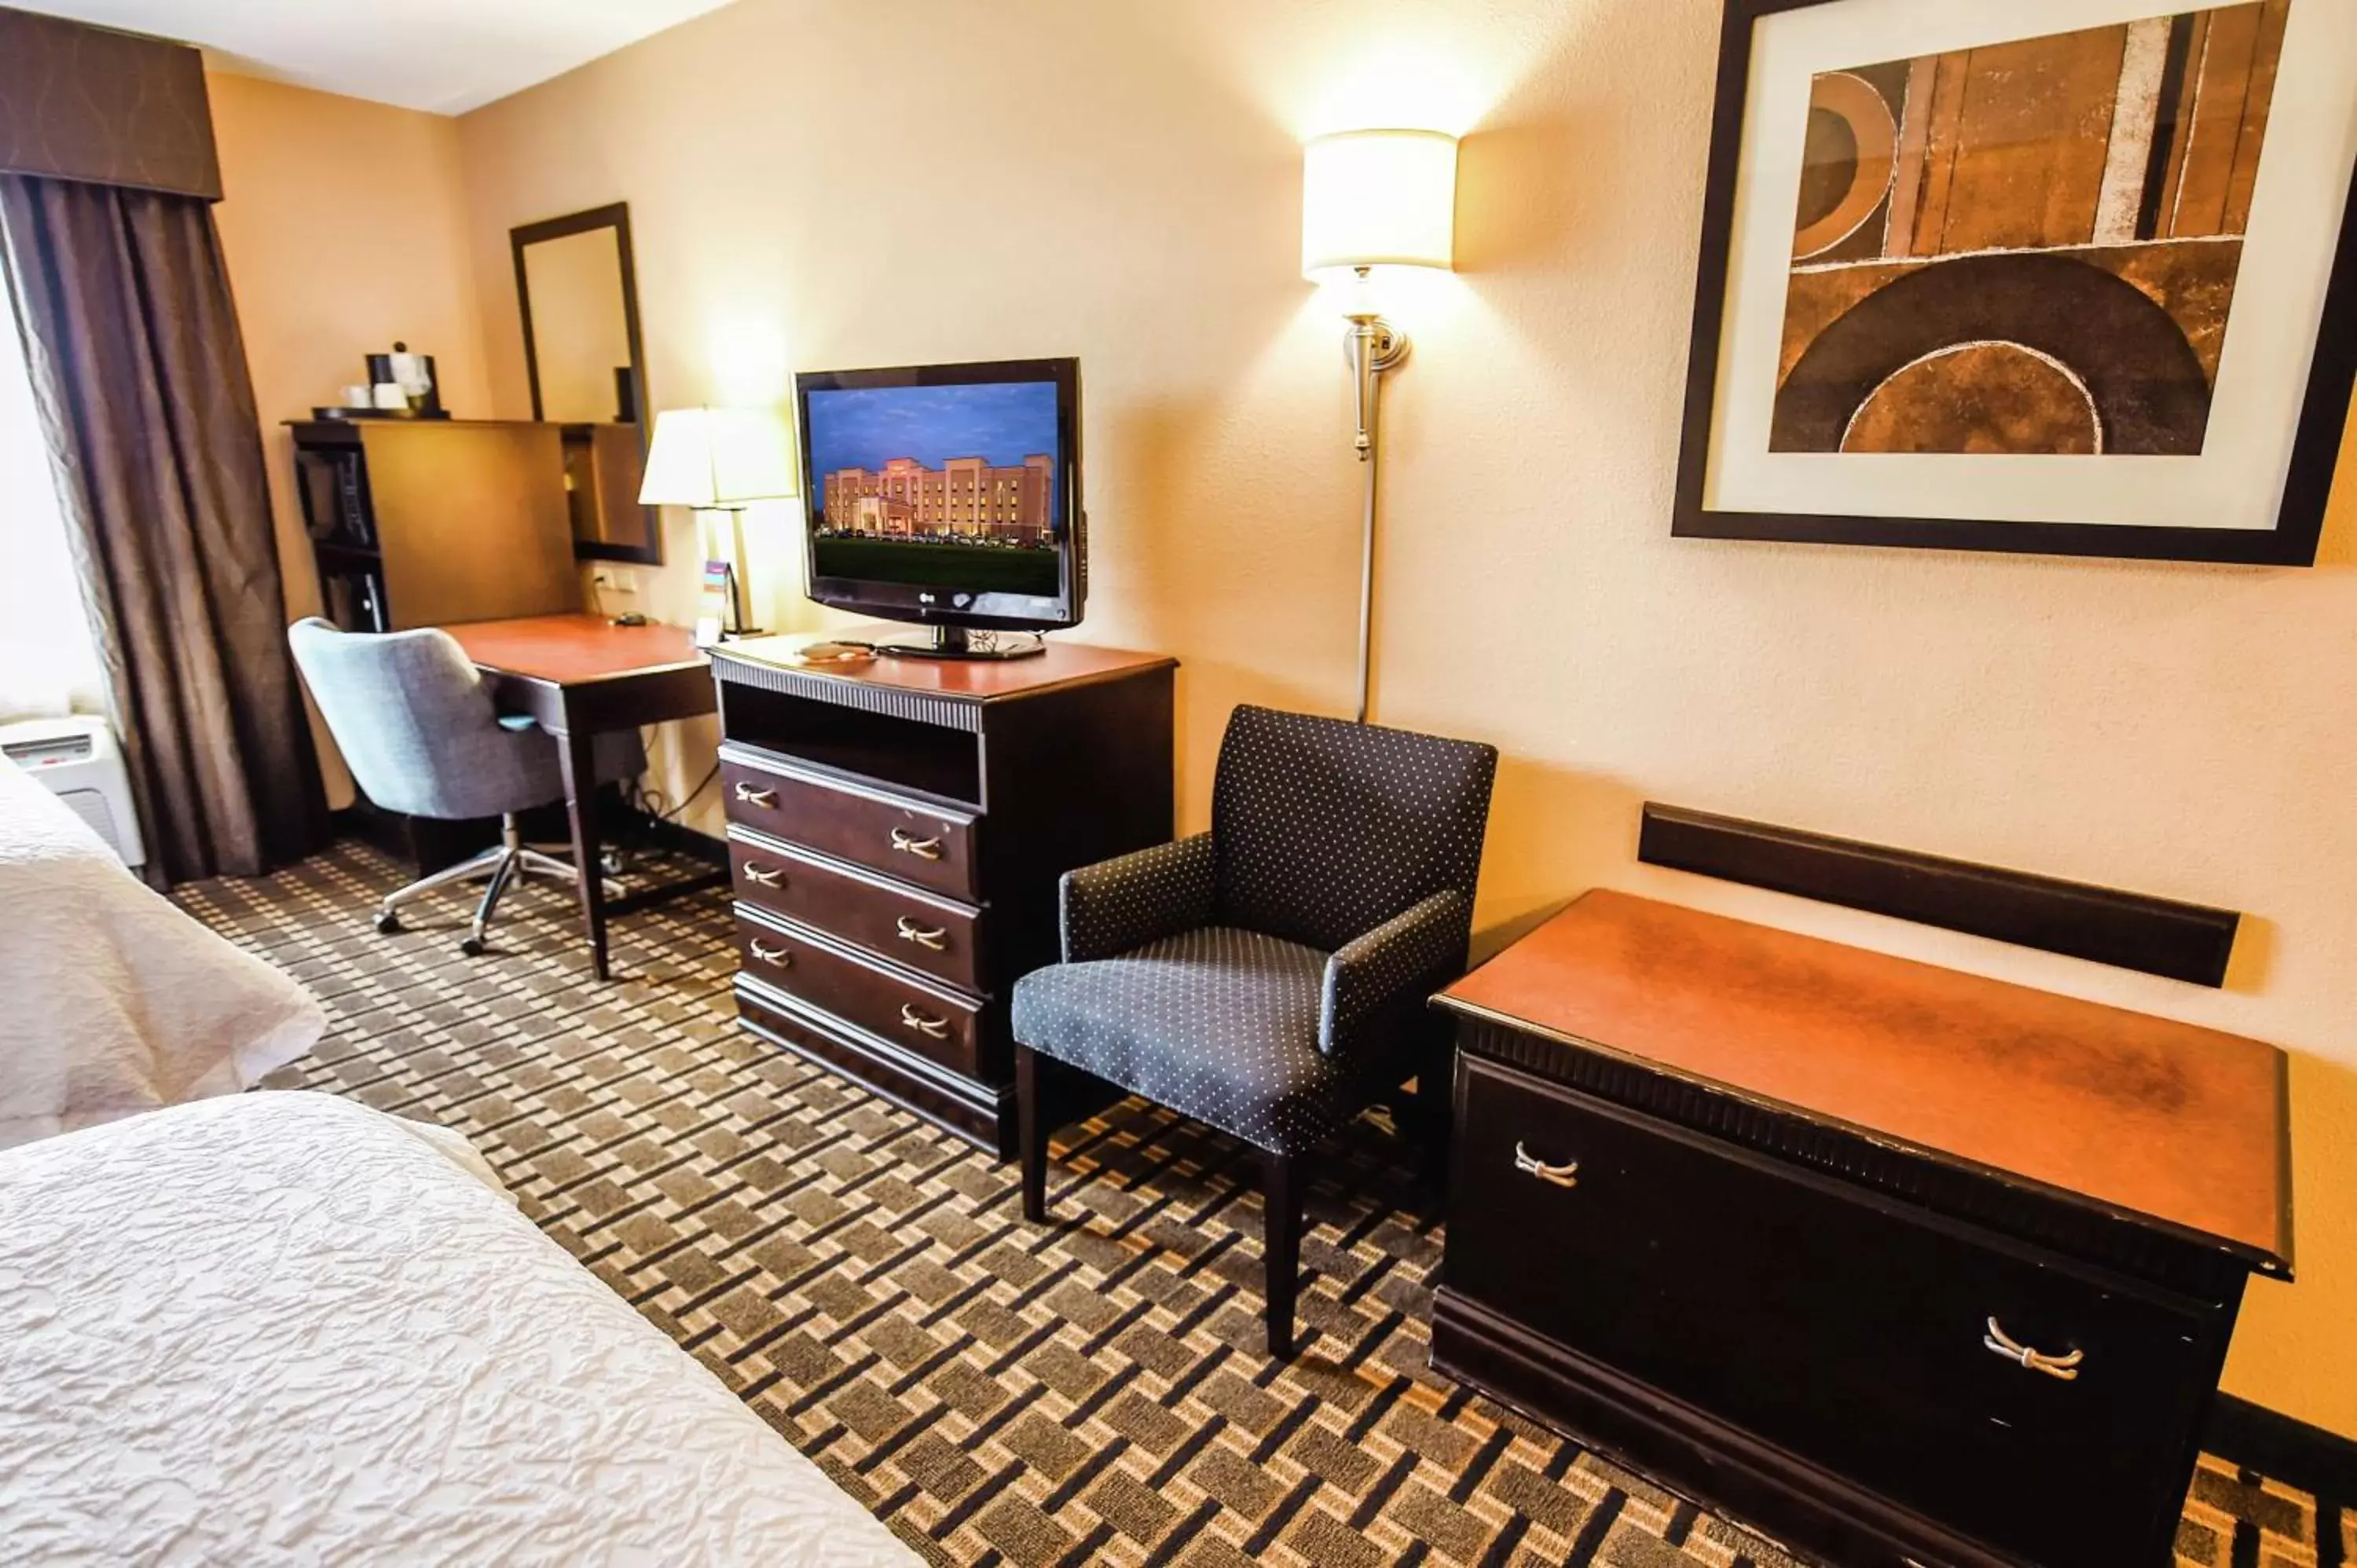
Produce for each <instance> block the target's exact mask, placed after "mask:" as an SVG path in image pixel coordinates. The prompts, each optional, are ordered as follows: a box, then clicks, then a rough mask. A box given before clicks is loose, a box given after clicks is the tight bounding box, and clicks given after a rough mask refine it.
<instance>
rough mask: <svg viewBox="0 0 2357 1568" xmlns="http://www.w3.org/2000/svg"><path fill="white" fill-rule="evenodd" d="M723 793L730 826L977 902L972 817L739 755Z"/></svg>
mask: <svg viewBox="0 0 2357 1568" xmlns="http://www.w3.org/2000/svg"><path fill="white" fill-rule="evenodd" d="M720 788H721V790H722V795H723V799H724V800H726V804H727V809H728V820H729V821H730V822H742V823H744V824H745V825H746V826H747V827H749V828H758V829H759V830H760V831H761V832H765V833H768V834H770V836H772V837H774V838H780V839H785V840H788V841H791V843H801V844H808V845H809V846H810V847H811V848H813V849H815V850H819V851H821V852H823V853H824V854H831V855H834V857H836V858H837V859H839V860H847V861H850V862H852V863H853V864H854V865H866V866H872V867H874V868H875V869H876V870H877V871H881V872H883V873H884V874H885V875H888V876H897V877H899V879H900V880H902V881H904V882H913V883H915V884H917V885H918V886H920V887H930V888H932V889H934V890H935V891H936V892H941V893H947V894H949V895H951V896H952V897H958V898H964V899H967V900H972V899H973V898H974V886H975V884H974V816H973V814H972V813H970V812H963V811H954V810H952V809H950V808H948V807H942V806H935V805H931V804H927V803H920V802H919V801H916V800H905V799H901V798H899V797H897V796H892V795H888V794H884V793H882V792H880V791H873V790H867V789H857V788H856V787H854V786H852V785H849V784H845V783H841V782H838V781H836V780H834V779H824V778H821V777H820V776H818V775H816V774H807V773H802V772H800V771H798V770H795V769H793V768H788V767H786V766H784V765H783V764H778V763H768V762H763V763H754V762H751V761H748V760H747V759H746V758H744V757H740V756H737V755H734V754H731V755H728V756H726V757H723V758H722V760H721V764H720Z"/></svg>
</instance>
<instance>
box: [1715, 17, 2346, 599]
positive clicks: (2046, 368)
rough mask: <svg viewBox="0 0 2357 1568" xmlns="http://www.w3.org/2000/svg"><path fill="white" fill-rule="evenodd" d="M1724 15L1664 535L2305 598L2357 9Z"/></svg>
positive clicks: (2339, 354) (2339, 306)
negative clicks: (2214, 575) (2047, 558)
mask: <svg viewBox="0 0 2357 1568" xmlns="http://www.w3.org/2000/svg"><path fill="white" fill-rule="evenodd" d="M2171 3H2172V0H1971V3H1970V4H1958V3H1957V0H1727V19H1726V30H1725V33H1724V35H1723V37H1722V38H1721V42H1720V52H1719V74H1718V102H1717V115H1716V120H1715V124H1714V129H1713V133H1712V139H1711V154H1710V171H1709V187H1708V191H1707V194H1706V201H1705V208H1704V219H1703V244H1702V264H1701V273H1700V279H1699V282H1698V285H1697V295H1696V299H1695V331H1694V348H1693V357H1692V360H1691V362H1690V364H1689V367H1688V371H1687V390H1686V407H1685V432H1684V449H1683V451H1682V453H1681V455H1680V459H1679V471H1678V488H1677V510H1676V516H1675V521H1674V526H1673V532H1675V533H1678V534H1681V535H1685V536H1692V537H1703V538H1718V539H1776V540H1807V541H1819V542H1835V543H1854V544H1896V545H1920V546H1926V547H1932V548H1942V549H1962V550H2004V551H2024V552H2033V553H2051V554H2069V555H2115V556H2135V557H2144V558H2148V559H2160V560H2185V561H2227V562H2246V563H2253V564H2279V565H2308V564H2312V563H2313V561H2314V559H2315V556H2316V548H2317V541H2318V534H2319V530H2320V529H2321V527H2322V525H2323V519H2324V512H2325V505H2326V501H2327V499H2328V497H2329V495H2330V489H2331V485H2332V477H2333V468H2334V465H2335V463H2336V462H2337V460H2338V457H2339V455H2340V450H2341V441H2342V437H2343V433H2344V431H2345V429H2346V428H2347V425H2348V419H2349V411H2350V403H2351V390H2352V381H2357V200H2352V195H2357V191H2352V186H2357V0H2241V3H2238V4H2225V5H2207V6H2194V5H2188V4H2187V3H2186V0H2175V4H2176V5H2178V7H2179V8H2176V9H2169V8H2167V7H2168V6H2169V5H2171Z"/></svg>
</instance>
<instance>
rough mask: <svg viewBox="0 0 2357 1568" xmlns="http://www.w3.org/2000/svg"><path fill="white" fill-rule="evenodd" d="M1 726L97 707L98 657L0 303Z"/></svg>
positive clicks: (101, 693)
mask: <svg viewBox="0 0 2357 1568" xmlns="http://www.w3.org/2000/svg"><path fill="white" fill-rule="evenodd" d="M0 559H5V561H6V563H7V565H6V567H5V570H0V722H5V720H8V719H15V718H41V717H54V716H56V715H59V714H67V713H76V712H79V713H93V714H94V713H100V712H103V711H104V708H105V688H104V687H103V685H102V683H101V679H100V675H99V670H98V656H97V654H96V652H95V651H93V650H92V649H91V640H90V626H89V623H88V622H87V621H86V620H85V619H84V618H83V610H82V595H81V582H80V580H79V579H78V578H77V576H76V575H75V573H74V566H73V558H72V556H71V555H70V553H69V552H68V546H67V543H66V527H65V519H64V517H63V516H62V514H61V513H60V512H59V509H58V494H57V489H56V485H55V481H54V480H53V478H51V476H50V470H49V458H48V448H47V446H45V444H44V443H43V441H42V437H41V426H40V420H39V417H38V415H37V414H36V413H35V412H34V409H33V389H32V386H31V383H30V382H28V381H27V380H26V374H25V356H24V345H23V344H22V343H21V342H20V341H19V340H18V338H17V337H16V318H15V317H14V316H13V315H11V314H10V313H9V312H8V310H7V308H6V306H5V305H0Z"/></svg>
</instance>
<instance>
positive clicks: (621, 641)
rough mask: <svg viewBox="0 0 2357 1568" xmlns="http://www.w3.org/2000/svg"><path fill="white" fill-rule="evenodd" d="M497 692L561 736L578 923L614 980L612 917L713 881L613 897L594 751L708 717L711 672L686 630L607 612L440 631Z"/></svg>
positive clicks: (510, 706)
mask: <svg viewBox="0 0 2357 1568" xmlns="http://www.w3.org/2000/svg"><path fill="white" fill-rule="evenodd" d="M443 629H444V630H446V631H447V632H448V633H449V634H450V635H451V636H452V637H454V638H456V639H458V646H459V647H460V648H462V649H464V650H466V654H467V657H468V659H470V660H474V662H475V666H476V668H477V669H479V670H480V671H482V672H483V675H484V677H485V679H486V681H487V682H488V683H489V684H490V687H491V700H492V702H493V703H495V704H496V705H497V706H498V707H500V709H501V710H503V711H505V712H508V713H519V714H531V715H532V716H533V719H535V720H536V721H538V723H539V725H540V726H541V728H543V729H544V730H546V731H548V733H549V734H550V735H552V736H555V737H556V750H557V757H558V758H559V760H560V761H561V762H562V763H563V765H564V768H565V816H566V818H567V820H568V822H569V823H570V825H571V827H572V834H573V859H574V864H575V865H577V866H578V867H580V868H581V872H582V875H581V922H582V925H583V927H584V929H586V930H587V932H588V935H589V960H590V966H591V968H592V969H594V970H595V971H596V972H597V978H598V979H600V980H604V979H606V978H608V962H607V944H606V920H607V917H608V916H609V915H617V914H623V913H627V912H628V911H630V910H631V909H635V908H642V907H644V906H645V905H647V904H650V903H652V902H654V901H656V900H657V899H660V898H668V897H673V896H674V895H676V894H679V893H683V892H686V891H689V890H691V889H693V888H695V887H701V886H714V885H716V884H717V883H718V882H719V881H721V880H722V878H721V876H720V875H718V874H717V873H716V874H714V875H712V876H710V877H698V878H690V879H688V880H685V881H683V882H673V883H668V884H664V885H662V886H656V887H651V888H647V889H644V890H642V891H640V892H638V893H634V894H632V895H630V897H627V898H621V899H617V900H615V901H614V902H613V903H611V904H608V902H607V901H606V897H605V886H604V882H603V879H602V878H601V877H599V876H598V875H597V857H598V854H599V848H600V835H599V832H598V824H597V763H596V756H595V749H594V748H595V746H596V742H597V736H600V735H602V734H605V733H606V732H608V731H609V730H622V729H636V728H638V727H639V726H640V725H658V724H663V723H666V722H668V721H670V720H672V719H684V718H693V717H694V716H695V715H696V714H708V713H711V712H713V711H714V710H715V708H716V706H717V705H718V703H717V698H716V693H715V689H714V687H713V683H712V668H711V666H710V665H709V664H707V663H706V662H705V657H704V650H702V649H699V648H697V647H696V646H695V640H694V637H693V636H692V635H691V634H690V633H689V632H688V631H687V629H686V628H683V627H676V626H632V627H625V626H615V625H614V624H612V623H611V622H610V621H608V620H607V619H606V618H605V617H603V616H594V615H552V616H527V617H524V618H522V619H519V620H485V621H473V622H468V623H467V624H464V625H459V626H452V627H446V628H443Z"/></svg>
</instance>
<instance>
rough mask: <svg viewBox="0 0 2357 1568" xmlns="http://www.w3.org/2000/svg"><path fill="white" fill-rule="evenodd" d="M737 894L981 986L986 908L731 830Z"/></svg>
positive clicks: (955, 981)
mask: <svg viewBox="0 0 2357 1568" xmlns="http://www.w3.org/2000/svg"><path fill="white" fill-rule="evenodd" d="M728 859H729V864H730V866H731V869H732V870H733V872H734V874H735V877H736V883H737V897H738V898H739V899H740V900H742V901H743V902H745V903H748V904H757V905H759V906H760V907H761V908H764V909H767V910H769V911H770V912H771V913H772V914H778V915H784V916H786V917H788V918H791V919H795V920H799V921H801V922H802V924H803V925H806V926H814V927H816V928H817V929H820V930H822V931H824V932H826V933H827V934H828V935H829V936H833V937H840V938H841V939H843V940H845V941H847V942H851V943H854V944H856V945H857V946H859V947H863V948H866V949H867V950H869V951H871V952H877V953H881V954H882V955H883V956H884V957H886V958H888V959H890V960H892V961H894V962H896V963H902V964H906V965H908V966H909V968H910V969H919V970H922V971H924V972H926V973H928V974H931V975H934V976H937V977H939V978H940V979H942V980H946V981H948V982H949V983H951V984H952V985H960V986H963V987H964V988H965V989H966V990H968V991H980V990H982V989H984V985H983V973H984V970H983V965H982V960H981V954H980V943H981V928H982V924H983V918H984V917H983V914H982V912H981V911H980V910H978V909H974V908H969V907H968V906H966V905H963V904H953V903H951V902H950V901H949V900H947V899H944V898H936V897H931V896H930V895H928V894H924V893H920V892H917V891H915V890H914V889H912V888H909V887H904V886H900V885H899V884H898V883H891V882H886V881H884V880H882V879H881V878H878V877H874V876H870V875H866V874H865V873H862V872H857V871H855V870H853V869H851V868H850V867H848V866H845V865H839V864H836V863H833V862H829V861H823V860H821V859H819V858H817V857H816V856H814V855H813V854H810V853H808V852H807V851H804V850H800V849H796V848H794V847H793V846H792V845H791V844H783V843H777V842H775V841H773V840H770V839H766V838H757V837H752V836H748V834H747V833H746V832H745V830H743V829H734V830H731V832H730V833H729V838H728Z"/></svg>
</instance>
